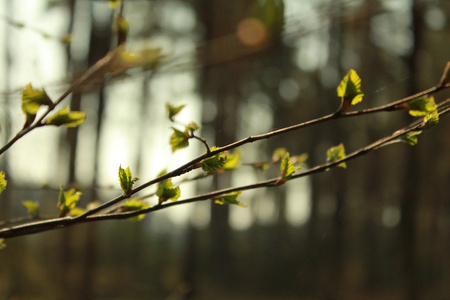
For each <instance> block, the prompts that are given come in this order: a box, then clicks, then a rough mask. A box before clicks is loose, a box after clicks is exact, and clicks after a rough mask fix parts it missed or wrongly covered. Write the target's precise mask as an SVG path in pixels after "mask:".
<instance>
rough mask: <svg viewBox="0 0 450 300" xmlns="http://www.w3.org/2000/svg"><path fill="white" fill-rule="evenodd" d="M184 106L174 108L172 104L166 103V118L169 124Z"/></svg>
mask: <svg viewBox="0 0 450 300" xmlns="http://www.w3.org/2000/svg"><path fill="white" fill-rule="evenodd" d="M185 106H186V105H179V106H175V105H172V104H169V103H167V104H166V111H167V115H168V118H169V120H170V121H171V122H173V121H174V119H173V118H174V117H175V116H176V115H177V114H178V113H179V112H180V111H181V110H182V109H183V108H184V107H185Z"/></svg>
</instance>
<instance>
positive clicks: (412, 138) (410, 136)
mask: <svg viewBox="0 0 450 300" xmlns="http://www.w3.org/2000/svg"><path fill="white" fill-rule="evenodd" d="M421 133H422V131H420V130H417V131H410V132H407V133H405V134H404V135H402V136H400V141H402V142H404V143H407V144H408V145H411V146H415V145H417V142H418V139H417V136H418V135H419V134H421Z"/></svg>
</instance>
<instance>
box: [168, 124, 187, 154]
mask: <svg viewBox="0 0 450 300" xmlns="http://www.w3.org/2000/svg"><path fill="white" fill-rule="evenodd" d="M172 129H173V133H172V135H171V136H170V146H172V152H175V151H177V150H179V149H183V148H186V147H187V146H189V139H190V138H191V135H190V134H189V133H188V132H187V131H180V130H178V129H176V128H173V127H172Z"/></svg>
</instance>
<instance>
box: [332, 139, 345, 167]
mask: <svg viewBox="0 0 450 300" xmlns="http://www.w3.org/2000/svg"><path fill="white" fill-rule="evenodd" d="M344 157H345V148H344V144H339V145H337V146H335V147H331V148H330V149H328V151H327V162H328V163H332V162H335V161H338V160H340V159H343V158H344ZM338 167H341V168H346V167H347V164H346V163H345V162H342V163H340V164H339V165H338Z"/></svg>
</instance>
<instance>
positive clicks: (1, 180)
mask: <svg viewBox="0 0 450 300" xmlns="http://www.w3.org/2000/svg"><path fill="white" fill-rule="evenodd" d="M6 184H7V181H6V179H5V172H0V194H1V193H2V192H3V191H4V190H5V189H6Z"/></svg>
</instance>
